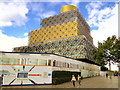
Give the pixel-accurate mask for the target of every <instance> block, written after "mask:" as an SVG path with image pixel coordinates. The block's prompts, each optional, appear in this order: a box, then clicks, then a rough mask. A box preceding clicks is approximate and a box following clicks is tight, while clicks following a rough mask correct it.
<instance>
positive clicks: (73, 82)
mask: <svg viewBox="0 0 120 90" xmlns="http://www.w3.org/2000/svg"><path fill="white" fill-rule="evenodd" d="M71 81H72V84H73V86H74V87H75V82H76V78H75V76H74V75H72V79H71Z"/></svg>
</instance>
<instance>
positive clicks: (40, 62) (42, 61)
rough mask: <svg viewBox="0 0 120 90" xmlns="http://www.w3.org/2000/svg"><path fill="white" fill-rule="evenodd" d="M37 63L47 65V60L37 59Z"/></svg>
mask: <svg viewBox="0 0 120 90" xmlns="http://www.w3.org/2000/svg"><path fill="white" fill-rule="evenodd" d="M38 65H47V61H46V60H43V59H38Z"/></svg>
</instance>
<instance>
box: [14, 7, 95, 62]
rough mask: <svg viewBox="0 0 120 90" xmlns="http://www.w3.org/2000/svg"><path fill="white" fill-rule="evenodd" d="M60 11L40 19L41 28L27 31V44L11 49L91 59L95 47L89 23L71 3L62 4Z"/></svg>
mask: <svg viewBox="0 0 120 90" xmlns="http://www.w3.org/2000/svg"><path fill="white" fill-rule="evenodd" d="M60 12H61V13H60V14H59V15H55V16H51V17H48V18H45V19H42V20H41V24H40V25H41V26H42V28H40V29H37V30H34V31H31V32H30V33H29V44H28V46H23V47H16V48H14V50H13V51H14V52H37V53H55V54H58V55H61V56H66V57H70V58H73V59H89V60H91V50H92V49H94V48H95V47H94V45H93V39H92V37H91V35H90V27H89V25H88V24H87V22H86V21H85V20H84V18H83V17H82V16H81V14H80V13H79V11H78V9H77V7H75V6H73V5H66V6H63V7H62V8H61V11H60Z"/></svg>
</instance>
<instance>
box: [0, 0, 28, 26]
mask: <svg viewBox="0 0 120 90" xmlns="http://www.w3.org/2000/svg"><path fill="white" fill-rule="evenodd" d="M27 13H28V8H27V6H26V4H25V3H15V2H11V3H0V27H4V26H12V25H18V26H20V25H24V24H25V22H26V21H27V20H28V18H27V16H26V14H27Z"/></svg>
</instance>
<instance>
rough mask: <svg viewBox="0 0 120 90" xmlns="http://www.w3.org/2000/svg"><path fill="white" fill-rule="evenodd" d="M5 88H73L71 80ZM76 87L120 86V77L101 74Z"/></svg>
mask: <svg viewBox="0 0 120 90" xmlns="http://www.w3.org/2000/svg"><path fill="white" fill-rule="evenodd" d="M3 88H73V86H72V83H71V82H66V83H63V84H59V85H37V86H9V87H8V86H7V87H3ZM74 88H118V77H117V76H116V77H114V76H113V77H112V79H109V78H106V77H103V76H99V77H92V78H86V79H83V80H82V82H81V85H80V86H79V85H78V82H76V86H75V87H74Z"/></svg>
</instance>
